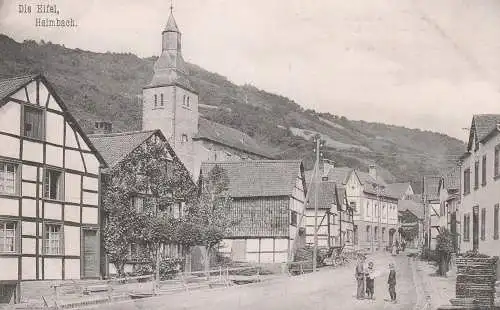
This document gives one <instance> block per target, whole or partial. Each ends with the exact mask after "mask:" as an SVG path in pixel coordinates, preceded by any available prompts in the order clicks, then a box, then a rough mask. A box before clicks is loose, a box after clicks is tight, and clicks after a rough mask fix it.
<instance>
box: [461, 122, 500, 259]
mask: <svg viewBox="0 0 500 310" xmlns="http://www.w3.org/2000/svg"><path fill="white" fill-rule="evenodd" d="M498 124H500V115H491V114H487V115H475V116H474V117H473V119H472V125H471V130H470V138H469V143H468V147H467V152H466V154H465V155H464V156H463V158H462V164H461V178H460V180H461V187H462V190H461V206H460V210H459V216H460V220H461V221H462V225H461V230H462V236H461V240H460V251H461V252H466V251H470V250H477V251H479V252H480V253H484V254H487V255H492V256H499V255H500V238H499V208H500V207H499V206H500V135H499V133H500V128H499V126H498Z"/></svg>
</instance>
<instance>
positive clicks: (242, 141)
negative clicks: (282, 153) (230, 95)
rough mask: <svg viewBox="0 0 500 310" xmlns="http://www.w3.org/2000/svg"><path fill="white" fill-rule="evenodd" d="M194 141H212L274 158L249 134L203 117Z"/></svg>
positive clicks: (199, 122) (199, 121)
mask: <svg viewBox="0 0 500 310" xmlns="http://www.w3.org/2000/svg"><path fill="white" fill-rule="evenodd" d="M193 140H210V141H214V142H217V143H220V144H224V145H227V146H229V147H232V148H235V149H238V150H242V151H245V152H249V153H253V154H256V155H260V156H262V157H265V158H267V159H272V158H273V156H272V155H271V154H270V152H268V151H267V150H265V149H264V148H263V147H262V146H261V145H259V144H258V143H257V141H255V140H254V139H252V138H251V137H250V136H248V135H247V134H245V133H243V132H241V131H239V130H237V129H234V128H231V127H227V126H225V125H221V124H219V123H216V122H212V121H209V120H207V119H205V118H201V117H200V119H199V120H198V133H197V134H196V136H194V137H193Z"/></svg>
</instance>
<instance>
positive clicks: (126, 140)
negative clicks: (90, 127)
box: [89, 130, 160, 168]
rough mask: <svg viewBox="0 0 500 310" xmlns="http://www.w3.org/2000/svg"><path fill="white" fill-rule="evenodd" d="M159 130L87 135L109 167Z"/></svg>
mask: <svg viewBox="0 0 500 310" xmlns="http://www.w3.org/2000/svg"><path fill="white" fill-rule="evenodd" d="M159 132H160V131H159V130H148V131H131V132H120V133H111V134H95V135H89V138H90V140H91V141H92V143H93V144H94V145H95V147H96V148H97V149H98V150H99V152H100V153H101V155H102V156H103V157H104V160H105V161H106V162H107V163H108V166H109V167H110V168H112V167H114V166H115V165H116V164H118V163H119V162H120V161H122V160H123V159H124V158H125V157H127V155H128V154H130V153H131V152H132V151H133V150H135V149H136V148H137V147H138V146H139V145H141V144H142V143H144V141H146V140H147V139H149V138H150V137H151V136H152V135H154V134H157V133H159Z"/></svg>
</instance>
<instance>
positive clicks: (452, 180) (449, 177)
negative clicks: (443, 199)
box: [442, 166, 460, 191]
mask: <svg viewBox="0 0 500 310" xmlns="http://www.w3.org/2000/svg"><path fill="white" fill-rule="evenodd" d="M442 185H443V186H444V188H445V189H447V190H448V191H453V190H458V189H460V167H458V166H457V167H453V168H451V169H450V170H448V171H446V172H445V173H444V174H443V179H442Z"/></svg>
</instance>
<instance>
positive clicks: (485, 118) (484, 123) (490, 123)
mask: <svg viewBox="0 0 500 310" xmlns="http://www.w3.org/2000/svg"><path fill="white" fill-rule="evenodd" d="M497 124H500V114H476V115H474V116H473V117H472V124H471V130H470V134H469V143H468V146H467V150H471V148H472V143H473V140H474V134H475V135H476V137H477V139H478V141H482V140H483V139H484V138H486V137H487V136H488V134H489V133H490V132H491V131H492V130H493V129H495V127H496V126H497Z"/></svg>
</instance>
